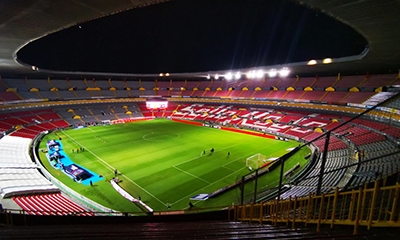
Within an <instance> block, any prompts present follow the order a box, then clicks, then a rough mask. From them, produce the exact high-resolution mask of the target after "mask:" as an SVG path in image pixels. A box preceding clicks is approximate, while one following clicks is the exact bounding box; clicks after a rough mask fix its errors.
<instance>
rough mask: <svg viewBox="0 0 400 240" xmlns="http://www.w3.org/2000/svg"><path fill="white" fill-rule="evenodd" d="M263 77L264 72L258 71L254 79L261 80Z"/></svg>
mask: <svg viewBox="0 0 400 240" xmlns="http://www.w3.org/2000/svg"><path fill="white" fill-rule="evenodd" d="M263 76H264V71H263V70H261V69H260V70H258V71H257V73H256V78H262V77H263Z"/></svg>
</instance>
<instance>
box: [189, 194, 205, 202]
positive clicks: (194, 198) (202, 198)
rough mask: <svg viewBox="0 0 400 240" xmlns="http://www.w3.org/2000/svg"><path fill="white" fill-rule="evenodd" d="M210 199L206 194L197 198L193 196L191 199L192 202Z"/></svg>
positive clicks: (198, 195)
mask: <svg viewBox="0 0 400 240" xmlns="http://www.w3.org/2000/svg"><path fill="white" fill-rule="evenodd" d="M207 199H208V194H206V193H201V194H197V195H196V196H193V197H191V198H190V200H201V201H204V200H207Z"/></svg>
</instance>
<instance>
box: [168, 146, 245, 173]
mask: <svg viewBox="0 0 400 240" xmlns="http://www.w3.org/2000/svg"><path fill="white" fill-rule="evenodd" d="M237 145H240V143H237V144H234V145H231V146H229V147H226V148H221V149H220V150H218V151H215V152H220V151H222V150H225V149H228V148H231V147H234V146H237ZM206 155H208V153H206ZM206 155H203V156H206ZM201 157H202V156H199V157H195V158H192V159H189V160H187V161H184V162H181V163H178V164H175V165H174V166H173V167H177V166H179V165H183V164H185V163H188V162H191V161H194V160H197V159H199V158H201Z"/></svg>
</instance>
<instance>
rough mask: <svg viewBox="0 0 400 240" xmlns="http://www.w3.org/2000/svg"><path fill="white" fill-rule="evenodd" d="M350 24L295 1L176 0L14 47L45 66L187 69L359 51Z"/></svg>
mask: <svg viewBox="0 0 400 240" xmlns="http://www.w3.org/2000/svg"><path fill="white" fill-rule="evenodd" d="M366 44H367V42H366V40H365V39H364V38H363V37H362V36H361V35H360V34H358V33H357V32H355V31H354V30H353V29H352V28H350V27H348V26H346V25H344V24H342V23H340V22H338V21H336V20H334V19H332V18H330V17H328V16H326V15H325V14H322V13H319V12H317V11H315V10H312V9H309V8H306V7H305V6H302V5H299V4H297V3H294V2H291V1H284V0H201V1H200V0H190V1H187V0H177V1H171V2H166V3H161V4H156V5H152V6H148V7H143V8H139V9H133V10H130V11H126V12H122V13H119V14H116V15H112V16H108V17H105V18H101V19H98V20H94V21H91V22H87V23H83V24H81V25H79V26H74V27H71V28H69V29H66V30H63V31H60V32H57V33H54V34H51V35H48V36H46V37H44V38H42V39H39V40H37V41H34V42H32V43H30V44H28V45H27V46H25V47H24V48H23V49H22V50H20V51H19V52H18V53H17V56H18V58H19V60H20V61H22V62H25V63H28V64H30V65H35V66H37V67H39V68H41V69H50V70H61V71H85V72H87V71H90V72H112V73H139V74H140V73H144V74H157V73H160V72H170V73H186V72H203V71H215V70H229V69H241V68H251V67H257V66H268V65H274V64H284V63H291V62H299V61H308V60H310V59H323V58H326V57H330V58H337V57H344V56H350V55H357V54H360V53H361V52H362V51H363V50H364V48H365V47H366Z"/></svg>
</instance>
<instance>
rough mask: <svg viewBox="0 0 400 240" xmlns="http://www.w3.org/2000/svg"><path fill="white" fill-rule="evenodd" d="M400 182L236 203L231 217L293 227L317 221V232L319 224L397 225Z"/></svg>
mask: <svg viewBox="0 0 400 240" xmlns="http://www.w3.org/2000/svg"><path fill="white" fill-rule="evenodd" d="M399 194H400V185H399V184H396V185H394V186H389V187H379V181H377V182H375V186H374V187H373V188H369V189H367V188H366V187H360V188H359V189H358V190H352V191H347V192H339V191H338V189H335V191H334V193H331V194H323V195H321V196H313V195H311V194H310V195H309V196H308V197H302V198H297V197H295V198H289V199H285V200H281V201H279V202H278V201H276V200H273V201H269V202H263V203H259V204H249V205H242V206H240V205H238V206H235V210H234V215H235V216H234V220H237V221H249V222H253V221H257V222H259V223H263V222H269V223H273V224H277V223H286V225H287V226H290V227H292V228H295V226H296V224H298V223H303V224H305V225H307V224H316V225H317V231H319V230H320V227H321V225H322V224H329V225H330V227H333V226H334V225H353V226H354V232H353V233H354V234H357V233H358V228H359V226H367V228H368V229H370V228H371V227H400V211H399V210H400V208H399V205H400V201H399V197H400V196H399Z"/></svg>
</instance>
